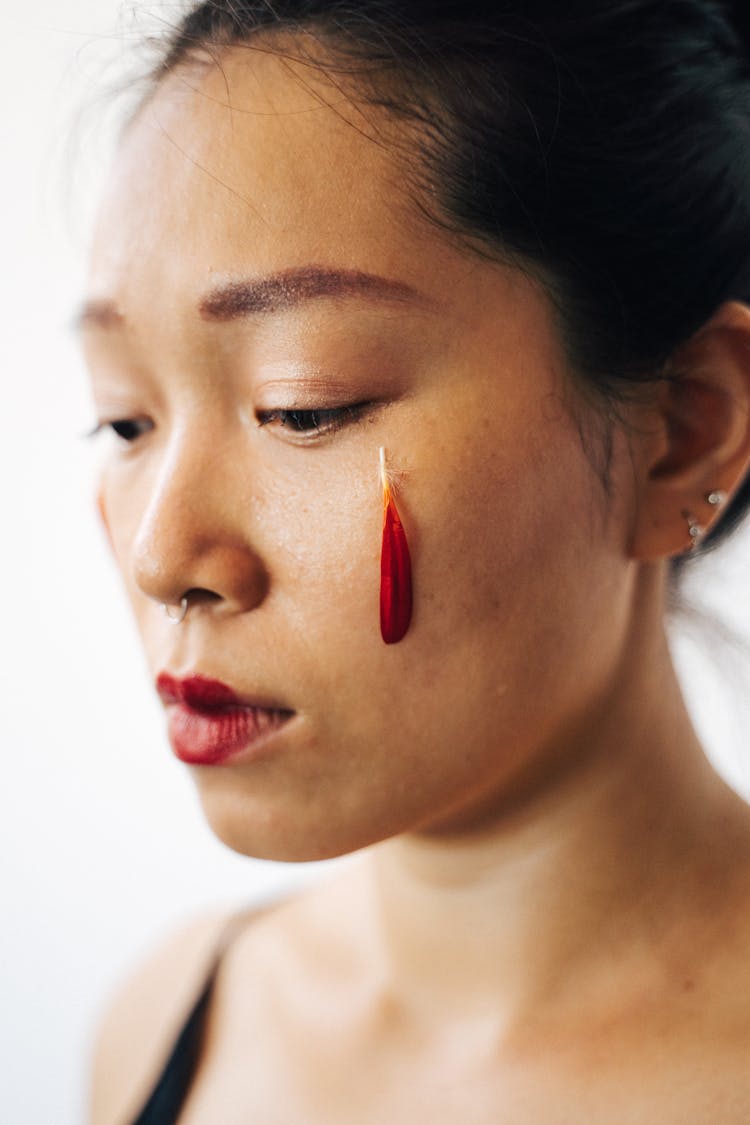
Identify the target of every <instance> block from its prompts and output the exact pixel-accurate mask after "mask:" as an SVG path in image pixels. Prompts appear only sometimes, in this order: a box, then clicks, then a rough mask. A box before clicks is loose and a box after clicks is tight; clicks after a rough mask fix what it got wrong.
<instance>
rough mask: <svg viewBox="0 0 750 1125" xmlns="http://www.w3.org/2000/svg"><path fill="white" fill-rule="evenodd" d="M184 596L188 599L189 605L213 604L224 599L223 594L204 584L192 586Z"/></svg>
mask: <svg viewBox="0 0 750 1125" xmlns="http://www.w3.org/2000/svg"><path fill="white" fill-rule="evenodd" d="M182 596H183V597H184V598H185V599H186V600H187V603H188V605H189V606H196V605H211V604H213V603H214V602H220V601H223V600H224V599H223V598H222V596H221V594H217V593H216V591H215V590H208V589H206V588H205V587H204V586H191V587H190V589H189V590H186V591H185V593H184V594H183V595H182Z"/></svg>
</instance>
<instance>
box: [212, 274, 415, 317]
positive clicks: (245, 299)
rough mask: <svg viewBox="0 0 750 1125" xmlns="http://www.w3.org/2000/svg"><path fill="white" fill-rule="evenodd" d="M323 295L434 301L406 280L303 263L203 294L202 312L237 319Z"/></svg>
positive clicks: (301, 302) (280, 308)
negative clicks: (395, 279) (429, 299)
mask: <svg viewBox="0 0 750 1125" xmlns="http://www.w3.org/2000/svg"><path fill="white" fill-rule="evenodd" d="M321 297H328V298H339V297H355V298H360V299H365V300H376V301H385V302H396V303H399V304H403V303H404V302H413V303H418V304H422V305H426V304H429V303H430V302H429V301H428V298H427V297H426V296H425V295H424V294H422V293H420V292H419V291H418V290H417V289H414V288H413V287H412V286H411V285H407V284H406V283H405V282H403V281H393V280H390V279H388V278H385V277H380V276H379V275H377V274H372V273H363V272H361V271H360V270H343V269H331V268H326V267H321V266H303V267H297V268H294V269H289V270H283V271H281V272H280V273H273V274H269V275H268V276H266V277H258V278H242V279H238V280H230V281H228V282H225V283H224V284H222V285H219V286H217V287H216V288H214V289H212V290H211V291H210V292H209V293H207V294H206V296H205V297H203V299H202V300H201V302H200V305H199V311H200V314H201V316H202V317H203V318H204V319H205V320H235V319H237V318H238V317H243V316H250V315H252V314H253V313H265V312H283V311H285V310H286V309H289V308H293V307H294V306H295V305H300V304H303V303H304V302H306V301H312V300H315V299H317V298H321Z"/></svg>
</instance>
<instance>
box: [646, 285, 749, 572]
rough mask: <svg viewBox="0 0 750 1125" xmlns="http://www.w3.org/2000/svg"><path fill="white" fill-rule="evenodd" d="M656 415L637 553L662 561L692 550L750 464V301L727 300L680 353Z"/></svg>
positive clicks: (648, 442) (650, 433)
mask: <svg viewBox="0 0 750 1125" xmlns="http://www.w3.org/2000/svg"><path fill="white" fill-rule="evenodd" d="M649 415H650V422H649V425H648V426H647V427H644V429H643V432H642V433H639V434H637V435H635V436H634V438H633V457H634V465H635V470H636V478H637V479H636V491H637V495H636V505H635V509H634V522H633V533H632V537H631V541H630V554H631V557H632V558H635V559H650V560H656V559H660V558H665V557H668V556H670V555H675V554H680V553H682V552H683V551H685V550H687V549H689V548H690V547H691V546H692V545H693V544H694V542H695V541H696V540H697V539H698V538H700V536H701V535H702V533H703V532H704V531H706V530H708V528H709V526H710V525H711V524H712V523H713V522H714V521H715V520H716V519H717V518H718V517H719V515H720V511H721V507H723V505H724V501H725V499H728V498H729V497H731V494H732V492H734V491H735V490H736V489H737V488H738V487H739V485H740V484H741V482H742V480H743V478H744V476H745V474H746V473H747V472H748V470H749V469H750V307H748V306H747V305H744V304H740V303H739V302H737V301H731V302H728V303H726V304H724V305H722V306H721V308H720V309H719V310H718V312H717V313H716V314H715V315H714V316H713V317H712V318H711V320H710V321H708V323H707V324H705V325H704V326H703V328H701V329H700V331H699V332H697V333H696V334H695V336H693V337H692V338H691V339H690V340H689V341H688V342H687V343H686V344H684V345H683V346H682V347H681V348H680V349H679V350H678V351H677V352H676V353H675V355H674V356H673V357H672V360H671V361H670V364H669V369H668V378H667V379H665V381H664V383H663V384H662V385H661V387H660V388H659V390H658V393H657V395H656V397H655V400H654V402H653V403H652V405H651V407H650V408H649Z"/></svg>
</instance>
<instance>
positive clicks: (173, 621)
mask: <svg viewBox="0 0 750 1125" xmlns="http://www.w3.org/2000/svg"><path fill="white" fill-rule="evenodd" d="M161 608H162V609H163V610H164V616H165V617H166V619H167V621H168V622H169V624H170V625H180V624H181V623H182V622H183V621H184V620H185V618H186V617H187V611H188V600H187V598H182V599H181V601H180V604H179V607H178V612H177V614H176V615H175V614H173V613H172V609H173V606H171V605H167V603H166V602H162V607H161Z"/></svg>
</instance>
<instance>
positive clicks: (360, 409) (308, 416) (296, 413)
mask: <svg viewBox="0 0 750 1125" xmlns="http://www.w3.org/2000/svg"><path fill="white" fill-rule="evenodd" d="M372 405H373V404H372V403H369V402H358V403H353V404H352V405H350V406H335V407H329V408H326V409H324V410H321V409H316V410H297V409H291V410H259V411H258V412H257V413H256V416H255V417H256V419H257V422H258V425H259V426H268V425H270V424H271V423H273V422H278V423H279V425H280V426H282V427H283V428H284V429H288V430H292V431H293V433H295V434H297V435H299V436H300V437H308V438H309V439H310V440H312V438H313V437H322V436H323V435H327V434H333V433H335V432H336V431H337V430H341V429H343V427H344V426H346V425H349V423H351V422H357V421H359V420H360V419H361V417H362V415H363V414H364V413H365V411H366V410H367V409H368V408H369V407H371V406H372Z"/></svg>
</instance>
